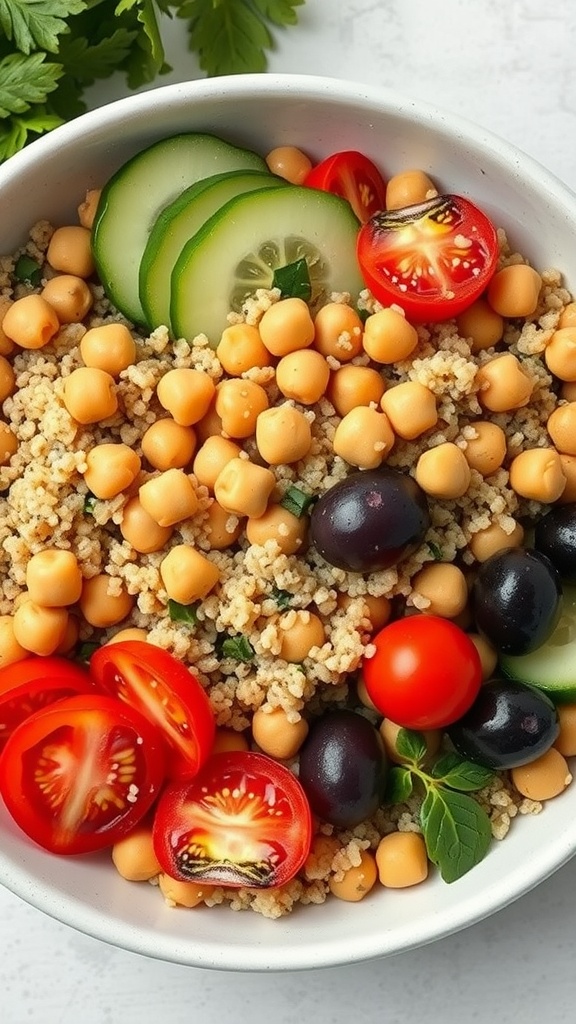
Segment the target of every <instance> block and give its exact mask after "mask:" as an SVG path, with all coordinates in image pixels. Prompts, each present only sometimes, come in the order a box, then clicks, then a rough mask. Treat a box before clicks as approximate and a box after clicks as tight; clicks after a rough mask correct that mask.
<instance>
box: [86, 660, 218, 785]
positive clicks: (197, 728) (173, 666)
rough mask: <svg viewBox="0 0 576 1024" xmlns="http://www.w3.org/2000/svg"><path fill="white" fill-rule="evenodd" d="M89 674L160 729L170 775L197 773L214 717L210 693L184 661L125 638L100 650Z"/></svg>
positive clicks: (212, 732) (213, 730) (211, 735)
mask: <svg viewBox="0 0 576 1024" xmlns="http://www.w3.org/2000/svg"><path fill="white" fill-rule="evenodd" d="M90 672H91V673H92V675H93V677H94V679H95V680H96V682H97V683H98V685H99V686H100V687H101V689H102V690H104V691H105V692H107V693H110V694H112V696H114V697H119V698H120V700H123V701H125V702H126V703H127V704H131V705H132V707H135V708H137V709H138V711H140V712H141V713H142V714H143V715H145V716H146V718H148V720H149V721H150V722H153V723H154V725H156V726H157V728H159V729H160V730H161V732H162V734H163V736H164V739H165V741H166V743H167V746H168V748H169V757H168V774H169V775H171V776H180V775H193V774H194V773H195V772H197V771H198V769H199V768H200V766H201V765H203V764H204V762H205V760H206V758H207V757H208V755H209V754H210V752H211V750H212V747H213V746H214V737H215V733H216V726H215V721H214V713H213V711H212V706H211V704H210V700H209V698H208V695H207V694H206V692H205V690H204V689H203V688H202V686H201V684H200V683H199V681H198V680H197V679H196V676H194V675H192V673H191V672H189V670H188V669H187V668H186V666H185V665H184V664H183V663H182V662H181V661H178V659H177V658H175V657H174V656H173V655H172V654H170V653H169V652H168V651H163V650H162V649H161V648H160V647H154V645H153V644H148V643H145V642H143V641H140V640H123V641H121V642H120V643H117V644H105V645H104V646H103V647H100V648H98V650H97V651H95V653H94V654H93V655H92V657H91V659H90Z"/></svg>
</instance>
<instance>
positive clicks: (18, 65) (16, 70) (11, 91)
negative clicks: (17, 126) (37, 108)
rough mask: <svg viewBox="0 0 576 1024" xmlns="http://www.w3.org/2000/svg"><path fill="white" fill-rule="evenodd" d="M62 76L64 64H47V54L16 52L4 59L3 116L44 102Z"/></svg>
mask: <svg viewBox="0 0 576 1024" xmlns="http://www.w3.org/2000/svg"><path fill="white" fill-rule="evenodd" d="M61 75H62V67H61V65H60V64H51V63H50V64H48V63H46V54H45V53H32V54H30V56H29V57H25V56H23V55H22V54H20V53H12V54H10V55H9V56H8V57H4V59H3V60H1V61H0V117H9V116H10V114H23V113H24V112H25V111H26V110H29V109H30V107H31V106H32V105H33V104H34V103H43V102H44V100H45V99H46V97H47V96H48V94H49V93H51V92H53V90H54V89H55V88H56V86H57V84H58V79H59V78H60V76H61Z"/></svg>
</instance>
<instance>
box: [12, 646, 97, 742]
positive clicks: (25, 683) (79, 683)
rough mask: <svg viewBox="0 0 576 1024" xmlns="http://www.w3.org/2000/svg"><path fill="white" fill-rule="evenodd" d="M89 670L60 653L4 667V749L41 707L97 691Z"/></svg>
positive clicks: (30, 658)
mask: <svg viewBox="0 0 576 1024" xmlns="http://www.w3.org/2000/svg"><path fill="white" fill-rule="evenodd" d="M93 692H94V684H93V682H92V680H91V679H90V676H89V674H88V671H87V670H86V669H85V668H82V667H81V666H80V665H76V664H74V662H72V661H68V660H67V659H66V658H59V657H58V656H57V655H54V656H50V657H45V658H44V657H39V656H38V655H35V654H32V655H30V657H29V658H23V659H22V661H16V662H14V664H12V665H6V666H5V667H4V668H2V669H0V750H2V747H3V746H4V744H5V743H6V740H7V739H8V737H9V736H10V735H11V733H12V732H14V729H15V728H16V726H17V725H19V724H20V722H23V721H24V719H25V718H28V716H29V715H31V714H33V712H34V711H39V710H40V709H41V708H45V707H48V705H50V704H54V703H55V701H57V700H63V699H64V698H65V697H73V696H74V695H75V694H81V693H93Z"/></svg>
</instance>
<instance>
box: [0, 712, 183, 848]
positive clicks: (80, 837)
mask: <svg viewBox="0 0 576 1024" xmlns="http://www.w3.org/2000/svg"><path fill="white" fill-rule="evenodd" d="M163 780H164V747H163V741H162V737H161V735H160V733H159V731H158V730H157V729H155V728H154V726H152V725H150V723H149V722H148V721H147V719H146V718H144V716H143V715H141V714H139V712H137V711H136V710H135V709H134V708H130V707H128V706H127V705H125V704H123V703H122V702H121V701H119V700H115V699H114V698H113V697H102V696H99V695H92V696H89V697H82V696H78V697H69V698H68V699H66V700H61V701H58V703H57V704H52V705H51V706H50V707H48V708H44V710H42V711H36V712H35V713H34V714H33V715H30V717H29V718H27V719H26V720H25V721H24V722H22V723H21V724H20V725H19V726H18V727H17V728H16V729H15V730H14V732H13V733H12V735H11V736H10V738H9V739H8V741H7V743H6V746H5V747H4V750H3V751H2V755H1V756H0V793H1V794H2V797H3V799H4V803H5V804H6V807H7V809H8V811H9V812H10V814H11V815H12V817H13V818H14V820H15V822H16V824H17V825H19V826H20V828H21V829H22V831H23V832H25V833H26V835H27V836H29V838H30V839H33V840H34V842H35V843H38V845H39V846H43V847H44V848H45V849H46V850H50V851H51V852H52V853H62V854H75V853H90V852H92V851H94V850H100V849H102V848H103V847H105V846H112V845H113V844H114V843H115V842H116V840H117V839H119V838H120V837H121V836H123V835H125V834H126V833H127V832H129V831H130V830H131V829H132V828H133V827H134V825H136V824H137V823H138V822H139V821H140V819H141V818H142V817H143V816H144V815H145V814H146V812H147V811H148V810H149V809H150V807H151V806H152V803H153V801H154V800H155V798H156V795H157V793H158V791H159V789H160V786H161V785H162V782H163Z"/></svg>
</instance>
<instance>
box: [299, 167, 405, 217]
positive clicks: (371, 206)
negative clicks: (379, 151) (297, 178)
mask: <svg viewBox="0 0 576 1024" xmlns="http://www.w3.org/2000/svg"><path fill="white" fill-rule="evenodd" d="M304 184H305V185H309V186H310V188H319V189H321V190H322V191H323V192H334V193H335V195H337V196H343V197H344V199H347V200H348V202H349V203H350V206H351V207H352V209H353V210H354V213H355V214H356V216H357V217H358V220H360V221H361V222H362V223H363V224H364V223H365V222H366V221H367V220H370V217H373V216H374V214H375V213H378V211H379V210H383V209H384V208H385V205H386V183H385V181H384V179H383V177H382V175H381V174H380V171H379V170H378V168H377V167H376V166H375V164H373V163H372V161H371V160H369V159H368V157H367V156H364V155H363V154H362V153H357V152H356V151H355V150H346V151H345V152H342V153H334V154H333V155H332V156H329V157H327V158H326V160H322V162H321V163H319V164H316V166H315V167H313V168H312V170H311V171H309V173H308V175H307V177H306V180H305V181H304Z"/></svg>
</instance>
